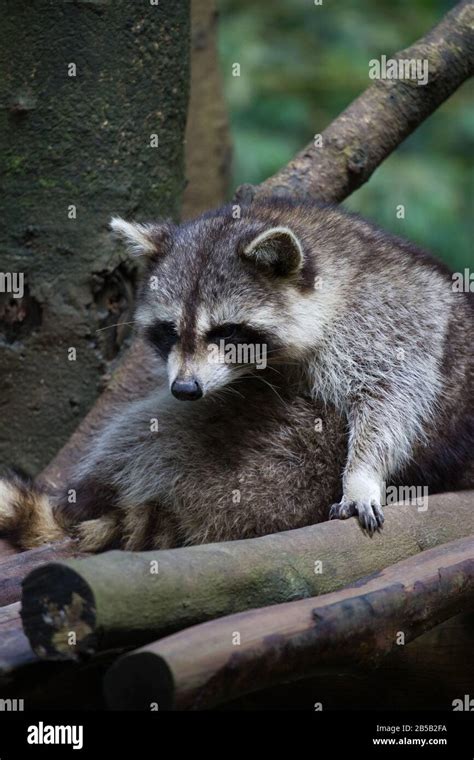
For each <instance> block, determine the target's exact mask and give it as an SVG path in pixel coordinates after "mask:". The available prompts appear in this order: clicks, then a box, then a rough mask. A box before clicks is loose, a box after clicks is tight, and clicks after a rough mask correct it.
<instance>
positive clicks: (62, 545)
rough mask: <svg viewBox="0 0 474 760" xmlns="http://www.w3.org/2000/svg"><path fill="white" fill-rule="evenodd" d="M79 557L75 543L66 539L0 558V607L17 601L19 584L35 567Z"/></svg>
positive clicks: (19, 593) (19, 594)
mask: <svg viewBox="0 0 474 760" xmlns="http://www.w3.org/2000/svg"><path fill="white" fill-rule="evenodd" d="M79 555H82V553H81V552H79V551H78V550H77V543H76V542H75V541H73V540H69V539H66V540H64V541H59V542H58V543H55V544H50V545H48V546H40V547H38V548H37V549H31V550H30V551H27V552H19V553H16V554H10V555H8V556H3V555H2V556H0V607H2V606H3V605H6V604H12V603H13V602H17V601H19V599H20V596H21V583H22V581H23V579H24V577H25V575H27V574H28V573H30V572H31V571H32V570H34V568H35V567H39V566H40V565H44V564H45V563H46V562H53V561H54V560H60V559H66V558H68V557H77V556H79Z"/></svg>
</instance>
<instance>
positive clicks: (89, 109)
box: [0, 0, 189, 474]
mask: <svg viewBox="0 0 474 760" xmlns="http://www.w3.org/2000/svg"><path fill="white" fill-rule="evenodd" d="M165 6H166V7H165ZM0 10H1V11H2V13H1V16H2V25H1V31H0V51H1V52H0V72H1V77H0V80H1V85H0V102H1V105H2V109H1V117H0V119H1V121H0V153H1V154H2V157H3V172H2V188H1V189H2V195H3V209H2V211H3V213H2V227H1V230H0V245H1V247H2V249H3V250H4V251H5V253H4V255H3V259H2V264H1V269H2V271H3V272H8V273H17V274H21V275H24V278H25V279H24V294H23V297H22V298H15V297H12V294H11V293H2V294H0V333H1V335H2V341H1V343H2V346H1V353H0V362H1V372H2V377H3V387H2V400H1V404H2V406H1V411H2V413H1V415H0V418H1V423H0V460H1V461H2V463H6V464H7V463H11V464H14V465H16V466H19V467H22V468H23V469H25V470H26V471H28V472H30V473H31V474H33V473H36V472H37V471H38V470H39V469H41V468H42V467H44V466H45V464H46V463H47V462H48V461H50V460H51V458H52V457H53V455H54V454H56V453H57V451H58V450H59V448H60V447H61V446H62V445H63V444H64V442H65V441H66V440H67V438H68V437H69V436H70V434H71V433H72V432H73V430H74V428H75V427H76V426H77V423H78V421H79V420H80V419H81V418H82V417H83V416H84V415H85V413H86V412H87V411H88V410H89V408H90V407H91V406H92V405H93V403H94V401H95V400H96V398H97V396H98V395H99V393H100V391H101V390H102V388H103V385H104V382H105V380H106V377H107V374H108V373H109V371H110V370H111V368H112V366H113V365H114V363H115V360H116V359H117V357H118V355H119V354H120V353H121V348H122V346H124V345H125V344H126V343H127V340H128V335H129V332H130V329H129V328H128V327H126V326H122V327H119V328H116V327H112V325H116V323H117V322H128V321H130V319H131V317H130V309H131V307H132V305H133V294H134V285H135V282H136V279H137V274H138V273H137V264H136V263H133V265H132V264H131V263H129V262H128V261H125V260H124V256H123V252H122V250H121V249H120V246H118V245H116V244H114V243H113V242H112V241H111V239H110V236H109V235H108V232H107V224H108V221H109V219H110V216H111V215H112V214H122V215H124V216H134V217H138V218H144V219H146V218H155V217H156V216H157V215H165V216H169V215H174V216H176V215H177V212H178V209H179V203H180V197H181V192H182V190H183V184H184V178H183V142H184V129H185V119H186V107H187V91H188V44H189V39H188V38H189V2H188V0H185V2H181V3H163V4H161V3H160V4H159V5H152V4H150V3H138V4H136V3H130V2H127V0H114V2H108V0H107V1H106V2H103V0H89V1H88V2H74V3H72V2H71V3H66V4H64V3H51V2H37V3H34V4H24V3H12V2H8V0H1V2H0ZM153 135H156V136H157V138H158V147H153V146H154V145H155V144H156V139H155V138H153ZM18 294H20V293H19V292H18ZM103 328H107V329H103ZM71 349H73V351H71ZM74 351H75V352H76V354H75V357H74Z"/></svg>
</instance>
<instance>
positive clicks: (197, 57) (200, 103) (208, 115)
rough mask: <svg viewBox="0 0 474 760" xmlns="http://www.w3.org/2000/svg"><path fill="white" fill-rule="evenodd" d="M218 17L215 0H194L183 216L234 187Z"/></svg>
mask: <svg viewBox="0 0 474 760" xmlns="http://www.w3.org/2000/svg"><path fill="white" fill-rule="evenodd" d="M217 19H218V13H217V9H216V2H215V0H192V3H191V26H192V34H191V89H190V96H189V108H188V122H187V125H186V153H185V155H186V180H187V185H186V189H185V191H184V194H183V206H182V216H183V218H184V219H191V218H193V217H194V216H198V215H199V214H201V213H202V212H203V211H207V209H210V208H214V207H215V206H220V205H221V204H222V203H223V202H224V201H225V199H226V196H227V194H228V192H229V189H230V169H231V142H230V134H229V123H228V119H227V107H226V102H225V100H224V93H223V90H222V81H221V76H220V69H219V57H218V51H217Z"/></svg>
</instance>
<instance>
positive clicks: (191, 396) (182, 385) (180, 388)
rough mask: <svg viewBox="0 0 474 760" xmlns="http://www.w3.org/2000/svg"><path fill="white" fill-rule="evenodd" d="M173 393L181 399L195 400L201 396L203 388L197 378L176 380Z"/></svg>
mask: <svg viewBox="0 0 474 760" xmlns="http://www.w3.org/2000/svg"><path fill="white" fill-rule="evenodd" d="M171 393H172V394H173V396H175V397H176V398H179V399H181V401H194V400H195V399H198V398H201V396H202V388H201V386H200V385H199V383H198V381H197V380H174V381H173V383H172V384H171Z"/></svg>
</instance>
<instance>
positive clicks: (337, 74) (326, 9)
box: [218, 0, 474, 270]
mask: <svg viewBox="0 0 474 760" xmlns="http://www.w3.org/2000/svg"><path fill="white" fill-rule="evenodd" d="M453 5H454V3H451V2H446V0H396V1H395V2H390V1H389V0H358V2H353V1H352V2H351V0H337V2H336V0H324V2H323V5H322V6H315V5H314V0H271V2H270V1H269V0H266V2H261V3H257V2H255V0H220V2H219V3H218V7H219V10H220V41H219V44H220V51H221V61H222V71H223V77H224V86H225V94H226V98H227V102H228V106H229V111H230V120H231V128H232V136H233V142H234V177H233V180H234V181H233V185H234V186H235V185H238V184H241V183H242V182H252V183H257V182H261V181H262V180H263V179H265V178H266V177H268V176H270V175H271V174H274V173H275V172H276V171H277V170H278V169H279V168H280V167H281V166H283V165H284V164H285V163H287V161H288V160H289V159H290V158H292V156H293V155H294V154H295V153H296V152H297V151H298V150H299V149H300V148H302V147H303V146H304V145H305V144H306V143H308V142H309V141H310V140H312V138H313V136H314V134H317V133H320V132H322V131H323V130H324V128H325V127H326V126H327V125H328V124H329V123H330V122H331V121H332V120H333V119H334V118H335V117H336V116H337V115H338V114H339V113H340V112H341V111H342V110H343V109H344V108H345V107H346V106H347V105H348V104H349V103H350V102H351V101H352V100H354V98H356V97H357V96H358V95H359V94H360V93H361V92H362V91H363V90H364V89H365V88H366V87H367V86H369V85H370V84H371V80H370V79H369V77H368V62H369V60H370V59H371V58H380V56H381V55H382V54H385V55H387V56H388V57H390V54H391V53H393V52H396V51H397V50H401V49H403V48H405V47H408V46H409V45H411V44H412V43H413V42H414V41H415V40H416V39H417V38H419V37H421V36H422V35H424V34H425V33H426V32H427V31H428V30H429V29H430V28H431V27H432V26H434V25H435V24H436V23H437V22H438V21H439V20H440V19H441V17H442V16H443V15H444V14H445V13H446V12H447V11H448V10H449V9H450V8H451V7H453ZM233 63H239V64H240V66H241V74H240V77H234V76H233V75H232V64H233ZM473 147H474V107H473V88H472V83H466V84H464V85H463V86H462V87H461V88H460V90H458V91H457V92H456V93H455V94H454V95H453V96H452V97H451V98H450V99H449V100H448V101H447V102H446V103H444V104H443V105H442V106H441V108H439V109H438V111H437V112H436V113H435V114H434V115H433V116H431V117H430V118H429V119H428V120H427V121H426V122H425V123H424V124H422V125H421V126H420V127H419V128H418V129H417V130H416V132H415V133H414V134H413V135H411V136H410V137H409V138H408V139H407V140H406V141H405V142H404V143H403V145H401V146H400V147H399V148H398V149H397V150H396V151H395V153H393V154H392V155H391V156H390V157H389V158H388V159H387V160H386V161H385V162H384V163H383V164H382V166H381V167H380V168H379V169H378V170H377V171H376V172H375V173H374V175H373V176H372V178H371V179H370V180H369V182H368V183H367V184H366V185H365V186H363V187H362V188H361V189H360V190H358V191H357V192H356V193H354V195H353V196H352V197H351V198H349V199H348V200H347V201H346V202H345V204H344V205H345V206H346V207H347V208H349V209H350V210H352V211H357V212H359V213H361V214H362V215H363V216H365V217H367V218H370V219H372V220H374V221H375V222H377V223H378V224H380V225H381V226H382V227H384V228H385V229H388V230H391V231H393V232H395V233H396V234H399V235H402V236H403V237H407V238H409V239H411V240H413V241H415V242H417V243H419V244H420V245H422V246H424V247H426V248H429V249H431V250H432V251H433V252H434V253H435V254H437V255H438V256H439V257H440V258H443V259H444V260H445V261H446V262H447V263H448V264H449V265H450V266H451V267H452V268H453V269H456V270H457V269H460V268H462V267H465V266H473V265H474V253H473V240H474V235H473V233H474V227H473V221H472V220H473V213H472V212H473V197H474V194H473V191H474V183H473V160H472V157H473ZM399 204H404V205H405V219H404V220H402V219H397V218H396V207H397V206H398V205H399Z"/></svg>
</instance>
